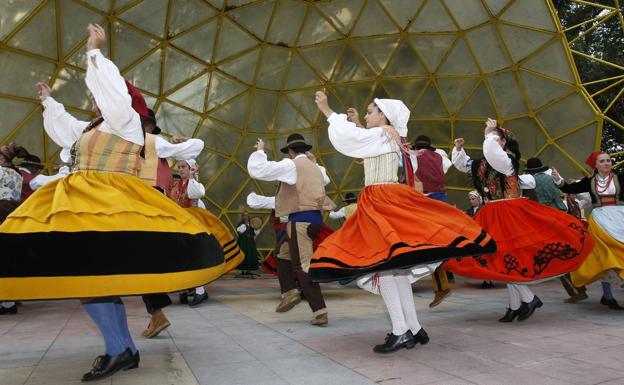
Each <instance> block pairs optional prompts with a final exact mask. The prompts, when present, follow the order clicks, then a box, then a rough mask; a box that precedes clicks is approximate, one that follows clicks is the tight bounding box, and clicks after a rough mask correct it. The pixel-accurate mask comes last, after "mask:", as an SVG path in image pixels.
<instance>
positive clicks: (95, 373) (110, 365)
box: [82, 348, 138, 382]
mask: <svg viewBox="0 0 624 385" xmlns="http://www.w3.org/2000/svg"><path fill="white" fill-rule="evenodd" d="M134 356H135V355H134V354H132V352H131V351H130V349H129V348H128V349H126V350H124V352H123V353H121V354H118V355H116V356H114V357H111V356H109V355H108V354H106V355H104V356H98V357H97V358H96V359H95V362H94V363H93V368H92V369H91V370H90V371H89V372H88V373H85V374H84V375H83V376H82V381H83V382H88V381H95V380H99V379H101V378H105V377H109V376H112V375H113V374H115V373H117V372H118V371H119V370H122V369H129V368H130V367H131V366H133V365H135V361H134ZM136 365H137V366H138V363H136Z"/></svg>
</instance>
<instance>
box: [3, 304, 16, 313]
mask: <svg viewBox="0 0 624 385" xmlns="http://www.w3.org/2000/svg"><path fill="white" fill-rule="evenodd" d="M8 314H10V315H13V314H17V304H16V303H14V304H13V306H11V307H0V315H8Z"/></svg>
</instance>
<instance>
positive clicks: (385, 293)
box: [379, 273, 407, 336]
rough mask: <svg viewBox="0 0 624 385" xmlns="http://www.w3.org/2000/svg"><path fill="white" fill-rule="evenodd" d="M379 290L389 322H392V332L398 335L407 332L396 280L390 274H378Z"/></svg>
mask: <svg viewBox="0 0 624 385" xmlns="http://www.w3.org/2000/svg"><path fill="white" fill-rule="evenodd" d="M379 292H380V293H381V297H382V298H383V300H384V303H385V304H386V309H387V310H388V314H389V315H390V322H392V334H394V335H395V336H400V335H402V334H404V333H405V332H407V325H406V323H405V316H404V315H403V308H402V307H401V298H400V297H399V289H398V288H397V285H396V281H395V280H394V276H392V275H384V274H383V273H382V274H380V276H379Z"/></svg>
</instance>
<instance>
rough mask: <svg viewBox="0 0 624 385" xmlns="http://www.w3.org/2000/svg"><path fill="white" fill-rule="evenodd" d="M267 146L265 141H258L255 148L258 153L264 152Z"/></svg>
mask: <svg viewBox="0 0 624 385" xmlns="http://www.w3.org/2000/svg"><path fill="white" fill-rule="evenodd" d="M265 146H266V144H265V143H264V140H262V139H258V141H257V142H256V145H255V146H254V148H255V149H256V150H258V151H264V148H265Z"/></svg>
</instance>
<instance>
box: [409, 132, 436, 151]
mask: <svg viewBox="0 0 624 385" xmlns="http://www.w3.org/2000/svg"><path fill="white" fill-rule="evenodd" d="M414 148H416V149H417V150H420V149H422V148H426V149H428V150H435V147H433V146H432V145H431V138H430V137H428V136H426V135H419V136H418V137H416V140H415V141H414Z"/></svg>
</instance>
